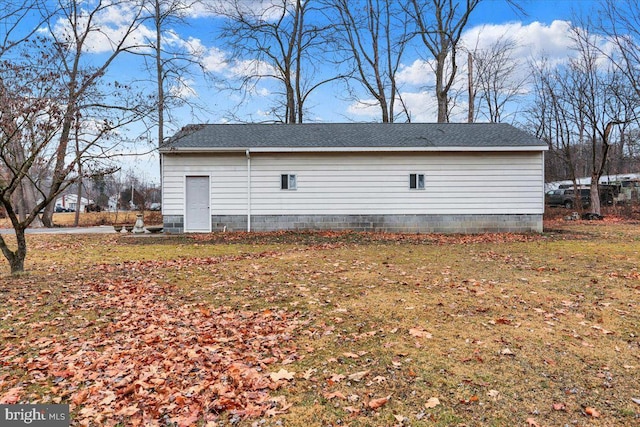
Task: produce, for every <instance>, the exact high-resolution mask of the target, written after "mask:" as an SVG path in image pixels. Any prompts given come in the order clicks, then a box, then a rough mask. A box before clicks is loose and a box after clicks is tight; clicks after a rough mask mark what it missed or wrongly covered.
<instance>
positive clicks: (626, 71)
mask: <svg viewBox="0 0 640 427" xmlns="http://www.w3.org/2000/svg"><path fill="white" fill-rule="evenodd" d="M601 5H602V6H601V9H600V13H599V14H598V16H599V17H600V20H599V22H598V30H599V31H600V32H601V33H602V34H603V35H604V36H606V37H607V38H608V40H609V41H611V42H612V43H613V44H614V45H615V47H616V49H615V50H613V51H609V50H602V49H600V52H601V53H602V54H604V55H606V56H608V57H609V59H611V61H612V63H613V64H614V65H615V66H616V67H617V68H618V70H619V71H620V72H621V73H622V74H623V75H624V76H625V77H626V78H627V80H628V81H629V83H630V84H631V86H632V87H633V88H634V90H635V91H636V93H637V94H639V95H640V1H639V0H602V3H601ZM596 48H597V46H596Z"/></svg>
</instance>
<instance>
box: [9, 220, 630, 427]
mask: <svg viewBox="0 0 640 427" xmlns="http://www.w3.org/2000/svg"><path fill="white" fill-rule="evenodd" d="M546 229H547V231H546V232H545V233H543V234H540V235H538V234H486V235H473V236H445V235H394V234H367V233H266V234H246V233H227V234H221V233H214V234H207V235H193V236H132V235H128V236H125V235H121V236H116V235H115V234H114V235H92V236H71V235H69V236H64V237H63V238H61V236H54V235H48V236H47V235H37V236H30V237H29V245H30V246H29V249H30V253H29V257H28V262H27V269H28V270H29V273H28V274H26V275H23V276H20V277H16V278H14V277H10V276H9V275H8V268H7V267H6V266H5V265H3V267H2V268H3V271H2V272H1V273H2V276H1V277H0V297H1V298H2V305H1V306H0V340H1V341H0V343H1V344H0V403H36V402H53V403H68V404H70V406H71V411H72V418H73V423H72V424H73V425H96V426H99V425H121V426H129V425H160V426H176V425H180V426H191V425H208V426H226V425H238V426H281V425H284V426H338V425H350V426H371V425H374V426H393V425H396V426H452V425H453V426H455V425H459V426H517V425H522V426H534V427H535V426H540V427H542V426H559V425H570V426H635V425H639V424H640V389H639V388H638V384H639V383H640V338H639V337H638V335H639V334H640V313H639V310H638V307H639V304H640V271H639V270H638V261H639V260H640V254H639V252H640V224H637V223H629V222H619V223H611V222H609V223H599V222H598V223H582V222H576V223H566V222H562V221H557V222H555V223H550V224H547V228H546Z"/></svg>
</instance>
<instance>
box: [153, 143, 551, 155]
mask: <svg viewBox="0 0 640 427" xmlns="http://www.w3.org/2000/svg"><path fill="white" fill-rule="evenodd" d="M548 149H549V147H548V146H546V145H529V146H490V147H465V146H454V147H169V148H161V149H160V150H159V151H160V153H162V154H171V153H176V154H177V153H180V154H190V153H191V154H203V153H246V152H247V151H249V152H251V153H366V152H384V153H391V152H496V151H508V152H513V151H547V150H548Z"/></svg>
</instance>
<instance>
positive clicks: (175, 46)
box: [137, 0, 204, 146]
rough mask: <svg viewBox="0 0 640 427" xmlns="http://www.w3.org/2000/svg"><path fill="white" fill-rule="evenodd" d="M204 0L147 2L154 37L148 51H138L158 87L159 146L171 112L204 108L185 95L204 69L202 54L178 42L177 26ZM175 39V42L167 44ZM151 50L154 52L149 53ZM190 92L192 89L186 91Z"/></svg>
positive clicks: (156, 103)
mask: <svg viewBox="0 0 640 427" xmlns="http://www.w3.org/2000/svg"><path fill="white" fill-rule="evenodd" d="M200 3H201V0H144V3H143V4H144V8H145V18H144V21H145V22H150V23H151V25H152V28H153V37H150V38H148V39H147V40H145V44H147V45H148V46H145V48H144V49H142V50H140V51H139V52H137V53H138V54H139V55H141V56H142V57H143V59H144V61H145V64H146V69H147V70H148V72H149V74H150V75H152V76H153V81H154V86H155V95H154V98H155V105H156V108H155V114H154V116H155V119H153V126H154V127H155V128H156V131H157V140H158V146H160V145H162V144H163V142H164V140H165V133H166V125H167V123H172V122H174V120H172V116H171V112H172V111H173V110H174V109H177V108H179V107H182V106H184V105H186V104H188V105H189V106H190V107H191V108H192V111H196V110H197V111H201V110H203V109H204V107H203V106H201V105H197V104H196V103H195V102H194V101H193V100H192V99H189V98H190V96H189V93H186V94H185V93H183V89H185V88H186V80H188V78H189V76H192V75H193V73H194V70H195V69H200V70H202V69H203V68H204V67H203V65H202V58H201V55H200V54H201V52H198V51H196V50H194V49H192V48H190V46H189V43H188V42H187V41H178V40H176V37H175V33H174V31H173V27H174V26H177V25H183V24H184V23H185V18H186V17H187V14H188V13H189V11H190V10H192V8H193V7H195V6H196V5H199V4H200ZM167 37H171V38H172V43H168V42H167V41H166V38H167ZM147 48H150V49H151V53H149V52H148V51H147ZM186 90H187V92H188V91H189V88H186Z"/></svg>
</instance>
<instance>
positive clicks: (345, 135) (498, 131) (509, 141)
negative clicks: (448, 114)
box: [160, 123, 546, 152]
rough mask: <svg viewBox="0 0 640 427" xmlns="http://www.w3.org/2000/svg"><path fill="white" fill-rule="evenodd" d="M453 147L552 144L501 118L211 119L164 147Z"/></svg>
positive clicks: (542, 146)
mask: <svg viewBox="0 0 640 427" xmlns="http://www.w3.org/2000/svg"><path fill="white" fill-rule="evenodd" d="M449 147H451V148H454V147H457V148H464V147H468V148H479V149H483V148H484V149H490V148H492V147H495V148H502V149H504V148H507V147H519V148H528V147H530V148H531V149H533V150H543V149H545V147H546V144H544V143H543V142H542V141H540V140H539V139H537V138H535V137H534V136H532V135H530V134H528V133H526V132H524V131H521V130H519V129H517V128H515V127H513V126H511V125H508V124H496V123H472V124H468V123H393V124H389V123H309V124H295V125H283V124H277V125H276V124H270V125H265V124H207V125H190V126H187V127H185V128H183V129H182V130H181V131H180V132H178V133H177V134H176V135H175V136H174V137H172V138H171V139H170V140H169V141H168V143H167V144H166V145H165V146H164V147H161V149H160V151H162V152H169V151H173V150H180V151H182V150H185V151H189V150H197V151H207V150H211V151H218V150H234V149H238V150H245V149H278V148H281V149H296V148H299V149H323V148H324V149H332V148H335V149H342V150H344V149H349V148H354V149H356V148H357V149H366V148H372V149H376V148H402V149H410V148H418V149H428V148H435V149H437V148H440V149H443V148H444V149H446V148H449Z"/></svg>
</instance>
